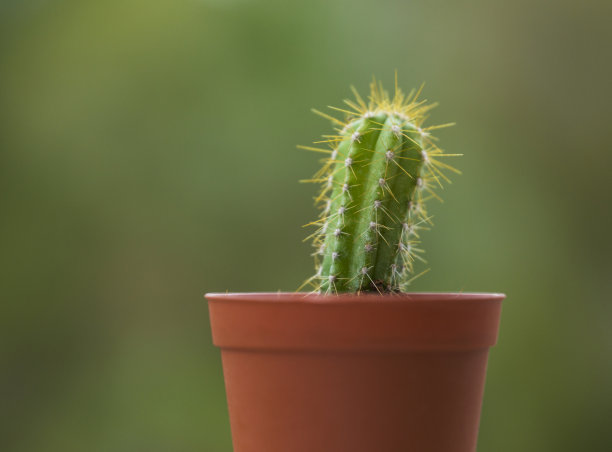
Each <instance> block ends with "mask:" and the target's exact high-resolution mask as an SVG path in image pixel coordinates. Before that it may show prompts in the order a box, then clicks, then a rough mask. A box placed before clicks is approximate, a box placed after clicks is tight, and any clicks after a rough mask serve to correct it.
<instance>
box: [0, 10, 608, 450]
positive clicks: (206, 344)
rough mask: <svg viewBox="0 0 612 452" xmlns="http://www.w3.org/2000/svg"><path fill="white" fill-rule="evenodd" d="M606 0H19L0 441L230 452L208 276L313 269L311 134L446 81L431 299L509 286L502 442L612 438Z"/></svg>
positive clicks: (5, 158) (275, 280)
mask: <svg viewBox="0 0 612 452" xmlns="http://www.w3.org/2000/svg"><path fill="white" fill-rule="evenodd" d="M611 16H612V3H610V2H605V1H596V0H582V1H580V2H576V1H567V0H564V1H556V2H552V1H544V0H537V1H526V0H517V1H512V2H510V1H508V2H497V1H485V0H474V1H439V0H433V1H413V2H400V1H391V0H382V1H378V2H372V1H370V2H364V1H349V0H341V1H331V0H328V1H323V0H315V1H309V2H286V1H278V2H267V1H266V2H260V1H249V0H148V1H144V0H105V1H102V0H100V1H71V0H66V1H61V0H22V1H7V0H2V2H1V3H0V298H1V305H0V306H1V308H0V309H1V311H0V450H2V451H7V452H8V451H10V452H23V451H28V452H30V451H51V452H55V451H63V452H66V451H91V452H97V451H100V452H103V451H104V452H106V451H117V452H122V451H126V452H128V451H132V452H133V451H147V452H155V451H160V452H161V451H207V452H208V451H210V452H229V451H230V450H231V442H230V431H229V424H228V419H227V411H226V407H225V398H224V397H225V395H224V389H223V377H222V373H221V367H220V359H219V354H218V352H217V350H215V349H214V348H213V347H212V345H211V339H210V331H209V326H208V317H207V307H206V303H205V301H204V300H203V298H202V295H203V294H204V293H205V292H208V291H225V290H230V291H265V290H278V289H282V290H293V289H295V288H296V287H297V286H298V285H299V284H300V283H301V281H302V280H303V279H304V278H306V277H307V276H309V275H310V273H311V272H312V262H311V258H310V256H309V253H310V248H309V245H308V244H304V243H302V241H301V240H302V239H303V238H304V237H305V235H306V233H307V232H306V231H305V230H304V229H302V228H301V225H302V224H304V223H306V222H308V221H309V220H310V219H312V218H313V217H314V216H315V210H314V208H313V207H312V202H311V198H312V196H313V195H314V193H315V187H313V186H309V185H300V184H298V182H297V181H298V180H299V179H303V178H308V177H309V176H310V175H311V174H312V173H313V172H314V171H315V170H316V168H317V167H318V163H317V157H318V156H317V155H314V154H309V153H307V152H304V151H300V150H297V149H296V148H295V145H296V144H308V143H310V142H311V141H313V140H315V139H317V137H318V136H319V135H320V134H322V133H327V132H328V131H329V130H330V125H329V124H328V123H327V122H326V121H324V120H322V119H321V118H318V117H316V116H315V115H313V114H311V113H310V112H309V109H310V108H311V107H315V108H318V109H324V108H325V106H326V105H329V104H333V105H339V104H340V103H341V100H342V99H343V98H345V97H348V96H349V95H350V91H349V85H350V84H355V86H356V87H357V88H358V89H359V90H360V91H361V92H362V93H363V92H365V90H366V88H367V84H368V82H369V80H370V79H371V77H372V75H376V76H377V77H379V78H381V79H382V80H383V82H385V84H386V85H387V86H391V84H392V80H393V72H394V70H395V69H397V70H398V71H399V74H400V83H401V85H402V86H403V87H405V89H407V90H408V89H410V88H411V87H413V86H418V85H419V84H420V83H421V82H423V81H425V82H426V83H427V85H426V88H425V92H424V94H425V97H427V98H429V99H431V100H439V101H441V105H440V107H438V108H437V109H436V110H435V111H434V114H433V117H432V121H433V122H436V123H444V122H449V121H456V122H457V124H458V125H457V126H456V127H454V128H451V129H445V130H443V131H441V133H440V134H439V136H440V138H441V144H442V146H443V147H444V148H445V149H446V150H448V151H449V152H455V153H464V154H465V157H463V158H462V159H461V160H460V161H457V162H456V163H457V166H459V167H460V168H461V169H462V170H463V172H464V175H463V176H461V177H457V178H455V183H454V184H453V185H452V186H451V187H449V189H447V190H446V191H445V193H444V198H445V200H446V203H445V204H444V205H436V206H433V207H432V211H433V212H432V213H433V214H434V215H435V218H436V227H435V228H434V230H432V231H430V232H428V233H426V236H425V237H424V242H425V243H424V247H425V248H426V249H427V256H428V259H429V262H430V265H431V267H432V271H431V272H430V273H429V274H427V275H426V276H424V277H422V278H421V279H419V280H418V281H417V282H416V283H415V285H414V289H415V290H466V291H472V290H473V291H502V292H506V293H507V294H508V300H507V302H506V303H505V307H504V313H503V316H502V329H501V333H500V341H499V344H498V346H497V347H496V348H495V349H494V350H493V353H492V356H491V360H490V366H489V373H488V380H487V390H486V394H485V402H484V408H483V418H482V423H481V434H480V442H479V450H480V451H484V452H486V451H496V452H511V451H512V452H515V451H538V452H542V451H555V452H565V451H568V452H570V451H572V452H575V451H583V450H584V451H586V450H588V451H591V452H597V451H610V450H612V429H611V425H612V384H611V382H612V359H611V358H612V333H611V324H612V323H611V322H610V320H611V319H612V303H611V301H612V300H611V299H610V298H611V297H610V293H611V292H610V291H611V290H612V277H611V273H612V264H611V258H610V256H611V255H612V246H611V240H610V231H612V221H611V218H612V214H611V203H612V169H611V168H612V152H611V149H610V143H611V142H612V126H611V125H610V119H611V118H612V88H611V85H610V82H611V80H612V58H611V54H610V49H611V48H612V28H611V27H610V17H611Z"/></svg>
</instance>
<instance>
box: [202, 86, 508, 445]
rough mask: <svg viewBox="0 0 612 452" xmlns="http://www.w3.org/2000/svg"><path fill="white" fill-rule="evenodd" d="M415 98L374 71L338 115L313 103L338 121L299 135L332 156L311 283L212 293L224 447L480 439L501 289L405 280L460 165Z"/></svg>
mask: <svg viewBox="0 0 612 452" xmlns="http://www.w3.org/2000/svg"><path fill="white" fill-rule="evenodd" d="M418 96H419V93H418V92H412V93H411V94H409V95H407V96H406V95H404V94H403V93H402V91H401V90H400V89H398V87H397V82H396V87H395V94H394V96H393V97H392V98H391V97H390V96H389V95H388V94H387V93H386V92H385V91H384V90H383V89H382V87H381V86H380V84H379V83H377V82H376V81H374V82H373V83H372V85H371V91H370V96H369V100H368V102H366V101H364V100H363V99H362V98H361V97H360V96H359V94H358V93H357V92H356V91H355V101H346V104H347V106H348V107H347V109H346V110H340V109H336V110H339V111H340V112H341V113H342V114H343V115H344V116H345V118H344V120H340V119H337V118H334V117H332V116H329V115H327V114H324V113H319V112H317V113H319V114H321V115H322V116H324V117H326V118H328V119H330V120H331V121H332V122H333V123H334V124H335V126H336V129H337V133H336V134H334V135H325V136H324V139H323V140H322V141H320V142H318V144H317V147H306V148H307V149H310V150H314V151H316V152H323V153H326V154H327V156H326V158H325V159H324V161H323V166H322V168H321V169H320V170H319V171H318V172H317V174H316V175H315V176H314V178H313V179H312V181H313V182H317V183H320V184H321V185H322V188H321V191H320V192H319V194H318V196H317V198H316V201H317V204H318V205H319V206H320V207H321V214H320V216H319V218H318V219H317V220H316V221H314V222H313V223H312V225H313V227H314V228H315V232H314V233H313V234H312V236H311V237H312V240H313V244H314V247H315V254H314V256H315V264H316V273H315V274H314V276H312V277H311V278H309V279H308V280H307V281H306V282H305V284H304V287H306V286H308V287H309V289H310V290H304V291H298V292H296V293H252V294H249V293H245V294H227V293H226V294H208V295H207V298H208V300H209V309H210V319H211V325H212V334H213V341H214V343H215V345H217V346H218V347H220V349H221V356H222V361H223V369H224V375H225V383H226V391H227V399H228V405H229V413H230V422H231V428H232V437H233V443H234V451H235V452H315V451H316V452H373V451H376V452H404V451H415V452H473V451H474V450H475V449H476V439H477V433H478V423H479V417H480V407H481V401H482V395H483V387H484V379H485V370H486V363H487V357H488V350H489V348H490V347H491V346H492V345H493V344H494V343H495V341H496V338H497V331H498V324H499V316H500V312H501V301H502V299H503V298H504V296H503V295H501V294H485V293H410V292H407V287H408V285H409V284H410V282H411V281H412V280H413V279H414V278H415V277H417V276H419V275H420V274H421V273H422V272H419V270H418V265H417V264H418V263H420V262H422V261H423V257H422V251H421V249H420V247H419V242H420V235H421V232H422V231H423V230H426V229H428V228H429V227H430V226H431V218H430V217H429V216H428V215H427V211H426V208H425V203H426V202H427V201H428V200H429V199H430V198H437V197H438V195H437V194H436V192H435V188H436V186H441V184H442V183H444V182H446V181H448V177H447V174H448V173H449V171H450V172H453V171H455V170H454V169H453V168H452V167H451V166H449V165H448V164H446V163H445V162H442V161H441V159H442V158H444V157H447V156H449V154H444V153H443V151H442V150H440V148H438V146H437V145H436V142H435V140H434V139H433V137H432V136H431V131H432V130H434V129H435V128H436V127H435V126H433V127H432V126H430V127H426V126H425V125H424V124H423V122H424V120H425V118H426V116H427V114H428V111H429V110H430V109H431V105H428V104H427V103H426V102H423V101H419V100H418ZM321 146H322V148H321ZM302 289H303V288H302Z"/></svg>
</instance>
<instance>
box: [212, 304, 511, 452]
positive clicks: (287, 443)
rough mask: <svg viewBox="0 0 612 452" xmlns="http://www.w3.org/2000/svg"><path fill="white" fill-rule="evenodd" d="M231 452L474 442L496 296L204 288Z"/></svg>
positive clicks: (436, 451) (444, 450)
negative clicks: (217, 353) (217, 354)
mask: <svg viewBox="0 0 612 452" xmlns="http://www.w3.org/2000/svg"><path fill="white" fill-rule="evenodd" d="M207 298H208V300H209V309H210V316H211V325H212V333H213V341H214V343H215V345H217V346H218V347H220V349H221V357H222V361H223V371H224V376H225V385H226V392H227V399H228V406H229V414H230V423H231V428H232V438H233V443H234V451H235V452H408V451H415V452H473V451H475V450H476V439H477V435H478V424H479V417H480V409H481V404H482V395H483V388H484V381H485V373H486V365H487V357H488V350H489V347H490V346H492V345H493V344H494V343H495V341H496V338H497V331H498V325H499V316H500V312H501V301H502V299H503V298H504V296H503V295H500V294H433V293H419V294H403V295H348V294H347V295H337V296H321V295H306V294H287V293H270V294H262V293H260V294H209V295H207Z"/></svg>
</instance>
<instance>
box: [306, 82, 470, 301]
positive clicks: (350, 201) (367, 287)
mask: <svg viewBox="0 0 612 452" xmlns="http://www.w3.org/2000/svg"><path fill="white" fill-rule="evenodd" d="M352 90H353V93H354V95H355V102H353V101H350V100H346V101H345V103H346V104H347V105H348V108H349V109H348V110H343V109H339V108H334V107H330V108H332V109H333V110H336V111H339V112H342V113H344V115H345V119H344V120H343V121H341V120H339V119H337V118H334V117H332V116H329V115H327V114H324V113H321V112H319V111H316V110H313V111H314V112H315V113H317V114H319V115H321V116H323V117H325V118H327V119H329V120H331V121H332V122H333V123H334V124H335V125H336V126H337V128H336V131H337V134H336V135H324V136H323V140H322V141H318V142H316V143H318V144H322V143H323V144H325V145H327V146H328V147H329V149H320V148H318V147H309V146H300V147H301V148H303V149H307V150H312V151H316V152H324V153H327V154H329V157H328V158H325V159H324V160H323V166H322V168H321V169H320V170H319V171H318V172H317V173H316V174H315V176H314V177H313V179H310V180H308V181H307V182H316V183H321V184H322V185H323V187H322V189H321V192H320V193H319V195H318V196H317V197H316V204H317V205H318V206H319V207H320V208H321V214H320V217H319V218H318V219H317V220H316V221H314V222H313V223H310V224H311V225H314V226H316V227H317V230H316V231H315V232H314V234H312V235H311V236H310V238H312V239H313V245H314V247H315V249H316V251H315V254H314V256H315V267H316V274H315V275H314V276H313V277H311V278H310V279H308V280H307V281H306V283H307V284H310V285H311V286H312V287H313V288H314V290H315V291H318V292H320V293H338V292H373V291H377V292H381V293H382V292H399V291H401V290H404V289H405V287H406V286H407V285H408V284H409V283H410V282H411V281H412V280H413V279H414V278H415V277H417V276H419V275H418V274H415V263H416V261H422V262H425V260H424V259H423V257H422V253H423V251H422V249H420V248H419V243H420V232H421V231H422V230H425V229H428V228H429V226H431V224H432V222H431V217H430V216H428V215H427V211H426V209H425V203H426V201H428V200H429V199H431V198H436V199H440V198H439V196H438V195H437V194H436V193H435V190H434V189H435V188H436V187H440V188H441V187H442V182H450V181H449V180H448V177H447V176H446V175H445V172H447V170H450V171H452V172H457V173H458V171H457V170H456V169H454V168H452V167H451V166H449V165H447V164H445V163H442V162H440V161H439V158H440V157H447V156H452V155H458V154H444V153H443V151H442V150H441V149H440V148H439V147H438V146H437V145H436V144H435V141H436V140H435V139H434V137H433V136H432V135H431V131H432V130H434V129H437V128H440V127H444V126H447V125H450V124H445V125H441V126H430V127H424V126H423V122H424V121H425V119H426V118H427V114H428V112H429V111H430V110H431V108H433V107H434V106H435V105H432V104H427V103H426V102H425V101H419V100H417V99H418V97H419V94H420V90H419V91H417V92H415V91H412V92H411V93H410V94H409V95H408V96H406V95H405V94H404V93H403V92H402V91H401V90H400V89H399V88H398V87H397V77H396V83H395V94H394V96H393V98H390V97H389V95H388V93H387V92H386V91H385V90H383V88H382V85H381V84H380V83H378V82H376V80H374V81H373V82H372V84H371V86H370V96H369V102H367V103H366V102H365V101H364V100H363V99H362V98H361V97H360V95H359V93H358V92H357V91H356V90H355V89H354V88H352ZM422 273H424V272H422ZM422 273H421V274H422ZM306 283H305V284H306Z"/></svg>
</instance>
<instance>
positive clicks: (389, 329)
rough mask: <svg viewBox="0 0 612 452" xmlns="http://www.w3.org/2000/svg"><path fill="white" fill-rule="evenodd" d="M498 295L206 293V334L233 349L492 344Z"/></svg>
mask: <svg viewBox="0 0 612 452" xmlns="http://www.w3.org/2000/svg"><path fill="white" fill-rule="evenodd" d="M504 297H505V295H503V294H499V293H453V292H439V293H435V292H418V293H408V294H387V295H383V296H381V295H379V294H360V295H356V294H339V295H331V296H329V295H316V294H308V293H300V292H289V293H287V292H284V293H283V292H260V293H211V294H207V295H206V298H207V299H208V302H209V303H208V307H209V312H210V321H211V325H212V333H213V342H214V344H215V345H217V346H218V347H220V348H221V349H225V350H228V349H240V350H247V349H249V350H255V349H258V350H268V351H271V350H327V351H330V350H353V351H368V350H369V351H372V350H381V351H382V350H386V351H392V350H396V351H397V350H459V349H462V350H469V349H472V350H474V349H482V348H488V347H490V346H492V345H493V344H495V342H496V340H497V331H498V325H499V316H500V313H501V304H502V300H503V299H504Z"/></svg>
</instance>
